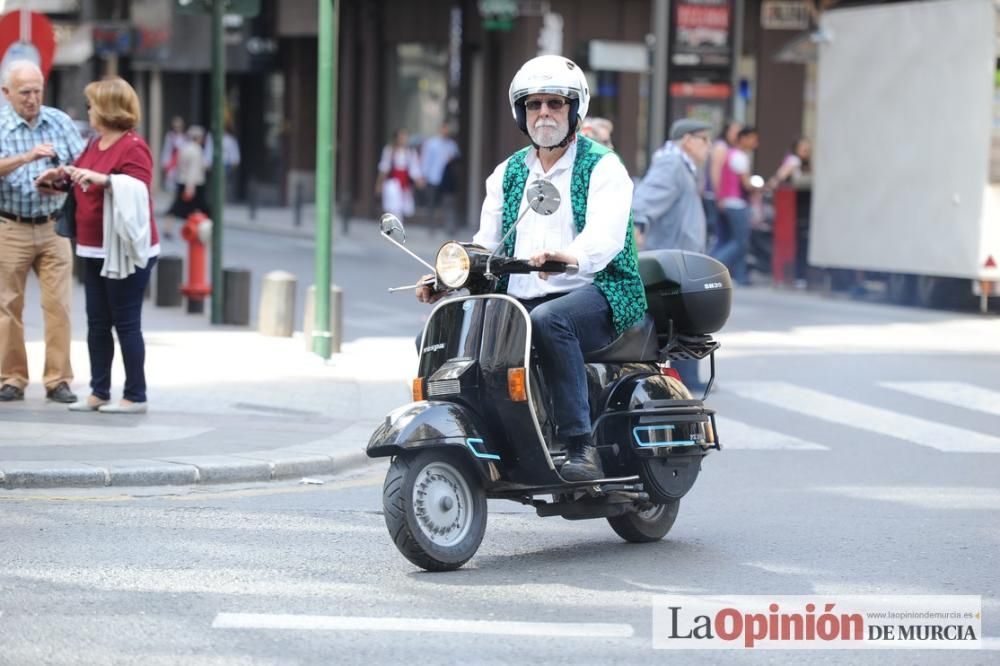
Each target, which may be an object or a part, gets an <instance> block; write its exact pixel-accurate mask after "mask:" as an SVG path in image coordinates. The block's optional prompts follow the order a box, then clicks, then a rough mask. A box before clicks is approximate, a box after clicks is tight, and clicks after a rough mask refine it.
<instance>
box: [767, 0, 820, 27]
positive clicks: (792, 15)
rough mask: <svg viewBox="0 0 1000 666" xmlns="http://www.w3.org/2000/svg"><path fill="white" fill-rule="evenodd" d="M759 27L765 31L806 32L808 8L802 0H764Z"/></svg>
mask: <svg viewBox="0 0 1000 666" xmlns="http://www.w3.org/2000/svg"><path fill="white" fill-rule="evenodd" d="M760 25H761V27H762V28H764V29H765V30H806V29H807V28H809V6H808V5H807V4H806V3H805V2H804V1H803V0H764V4H762V5H761V6H760Z"/></svg>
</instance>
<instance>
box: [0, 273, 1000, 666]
mask: <svg viewBox="0 0 1000 666" xmlns="http://www.w3.org/2000/svg"><path fill="white" fill-rule="evenodd" d="M365 279H367V278H365ZM408 316H419V315H418V314H416V313H414V315H408ZM998 328H1000V323H998V321H997V319H996V317H990V318H981V317H977V316H972V315H965V314H955V313H947V312H928V311H922V310H916V309H903V308H894V307H888V306H884V305H879V304H858V303H851V302H844V301H836V300H828V299H824V298H820V297H816V296H814V295H810V294H800V293H788V292H772V291H770V290H767V289H752V290H749V291H747V290H744V291H742V292H739V293H738V294H737V298H736V309H735V311H734V315H733V318H732V320H731V324H730V325H729V326H728V327H727V328H726V330H725V331H724V332H723V333H722V334H721V335H720V339H721V340H722V342H723V345H724V351H723V353H722V355H721V358H720V359H719V380H718V381H719V388H718V391H717V392H716V393H714V394H713V395H712V396H711V398H710V400H709V403H710V404H711V405H712V406H714V407H715V408H716V409H717V410H718V411H719V413H720V414H721V420H720V423H719V431H720V437H721V439H722V442H723V445H724V447H725V448H724V450H723V451H722V452H719V453H713V454H712V455H711V456H709V458H708V459H707V460H706V461H705V464H704V469H703V472H702V475H701V477H700V479H699V481H698V483H697V484H696V485H695V487H694V489H693V490H692V491H691V493H690V494H689V495H688V496H687V497H685V499H684V500H683V501H682V503H681V509H680V515H679V518H678V520H677V523H676V524H675V526H674V528H673V530H672V531H671V533H670V534H669V535H668V536H667V538H666V539H665V540H664V541H662V542H660V543H657V544H651V545H631V544H626V543H623V542H622V541H621V540H620V539H619V538H618V537H617V536H616V535H615V534H614V533H613V532H612V531H611V530H610V528H609V527H608V525H607V524H606V523H605V522H603V521H582V522H569V521H564V520H562V519H559V518H547V519H541V518H538V517H536V516H534V514H533V513H531V512H529V511H526V510H525V509H523V508H522V507H519V506H518V505H514V504H510V503H493V504H491V506H490V512H491V513H490V517H489V524H488V527H487V532H486V537H485V540H484V542H483V544H482V547H481V548H480V551H479V553H478V555H477V556H476V557H475V558H473V560H472V561H471V562H470V563H469V564H468V565H467V566H466V567H465V568H464V569H462V570H460V571H458V572H454V573H449V574H427V573H424V572H421V571H419V570H417V569H416V568H415V567H414V566H412V565H411V564H409V563H408V562H407V561H406V560H405V559H403V558H402V557H401V556H400V555H399V554H398V553H397V552H396V550H395V547H394V546H393V545H392V542H391V540H390V539H389V537H388V535H387V533H386V530H385V527H384V523H383V519H382V516H381V514H380V511H381V498H380V493H381V481H382V475H383V473H384V467H382V466H373V467H369V468H367V469H364V470H360V471H359V472H357V473H355V474H353V475H352V476H350V477H346V478H339V479H326V483H325V484H324V485H300V484H291V483H281V484H274V485H260V486H241V487H231V486H230V487H208V488H199V489H195V490H178V489H171V490H161V489H149V490H146V489H144V490H142V491H139V492H137V493H135V494H121V491H114V492H112V491H108V492H100V493H98V492H89V491H88V492H68V491H67V492H45V493H43V492H33V493H32V492H17V493H13V492H11V493H7V494H5V495H3V497H2V498H0V535H2V537H0V538H2V540H0V663H10V664H19V665H20V664H34V663H66V664H78V663H143V664H146V663H150V664H158V663H164V664H166V663H193V664H202V663H204V664H298V663H316V664H326V663H370V664H375V663H378V664H381V663H400V662H411V661H416V660H419V661H423V662H427V663H456V664H458V663H461V664H468V663H477V664H478V663H504V664H511V663H522V662H524V663H566V664H570V663H572V664H590V663H635V662H637V661H640V660H641V661H642V662H667V661H670V662H673V663H705V664H716V663H744V662H745V663H789V664H799V663H876V662H877V663H889V664H912V663H932V664H937V663H939V664H956V663H962V664H965V663H981V664H989V663H996V662H997V659H998V658H997V654H998V652H997V650H998V649H1000V642H998V641H997V639H996V637H1000V574H998V571H997V565H996V563H997V557H996V554H997V552H1000V520H998V519H1000V484H998V481H997V480H998V479H1000V336H998V335H996V332H997V330H998ZM658 594H671V595H696V594H697V595H707V594H711V595H736V594H759V595H842V594H870V595H877V596H885V595H956V594H962V595H981V596H982V604H983V634H984V635H985V636H986V637H992V638H990V640H988V641H986V643H985V645H986V647H987V648H989V649H988V650H987V651H981V652H974V653H973V652H964V651H920V652H913V651H909V650H889V651H872V652H858V651H854V652H851V651H839V650H833V651H808V652H798V651H780V652H774V651H771V652H767V653H764V654H761V653H760V652H757V651H736V652H729V651H710V652H693V651H692V652H684V653H681V654H677V653H674V652H667V651H654V650H653V649H652V632H653V626H652V615H651V605H652V599H653V596H654V595H658ZM511 623H514V624H511ZM462 632H468V633H462ZM678 660H679V662H678Z"/></svg>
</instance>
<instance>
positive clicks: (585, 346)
mask: <svg viewBox="0 0 1000 666" xmlns="http://www.w3.org/2000/svg"><path fill="white" fill-rule="evenodd" d="M523 303H524V305H525V307H526V308H528V310H529V311H530V312H531V328H532V339H533V341H534V343H535V347H536V348H537V349H538V352H539V357H540V359H541V364H542V372H543V373H544V375H545V380H546V382H547V383H548V386H549V390H550V391H551V393H552V407H553V411H554V416H555V422H556V425H557V426H558V431H559V436H560V438H561V439H568V438H569V437H574V436H579V435H588V436H589V435H590V433H591V423H590V401H589V397H588V391H587V371H586V368H585V367H584V361H583V355H584V354H586V353H587V352H591V351H594V350H595V349H600V348H601V347H604V346H606V345H609V344H611V341H612V340H614V338H615V329H614V326H613V325H612V324H611V306H610V305H608V301H607V299H606V298H604V294H602V293H601V292H600V291H599V290H598V289H597V287H595V286H594V285H592V284H591V285H587V286H586V287H581V288H579V289H574V290H573V291H570V292H567V293H565V294H562V295H560V296H558V297H555V298H549V299H544V298H539V299H533V300H526V301H523Z"/></svg>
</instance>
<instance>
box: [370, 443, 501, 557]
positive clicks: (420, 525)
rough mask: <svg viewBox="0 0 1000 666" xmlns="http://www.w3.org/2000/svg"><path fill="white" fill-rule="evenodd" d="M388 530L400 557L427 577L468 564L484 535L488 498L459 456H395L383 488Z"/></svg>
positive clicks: (431, 452)
mask: <svg viewBox="0 0 1000 666" xmlns="http://www.w3.org/2000/svg"><path fill="white" fill-rule="evenodd" d="M382 508H383V509H384V514H385V526H386V527H387V528H388V529H389V535H390V536H391V537H392V540H393V542H394V543H395V544H396V548H398V549H399V552H400V553H402V554H403V556H404V557H405V558H406V559H408V560H409V561H410V562H413V563H414V564H416V565H417V566H418V567H421V568H423V569H426V570H428V571H451V570H454V569H458V568H459V567H461V566H462V565H463V564H465V563H466V562H468V561H469V559H471V558H472V556H473V555H475V554H476V551H477V550H478V549H479V544H480V543H482V540H483V534H484V533H485V532H486V493H485V492H484V490H483V487H482V484H481V483H480V482H479V477H478V476H477V475H476V473H475V471H474V470H472V469H471V468H470V466H469V463H468V461H467V460H466V459H465V457H464V456H463V455H462V454H460V453H459V452H456V451H452V450H449V449H439V448H435V449H425V450H423V451H420V452H418V453H415V454H414V453H404V454H401V455H398V456H396V457H395V458H393V460H392V464H391V465H390V466H389V471H388V473H386V476H385V484H384V485H383V486H382Z"/></svg>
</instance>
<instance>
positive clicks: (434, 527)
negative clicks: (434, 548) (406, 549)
mask: <svg viewBox="0 0 1000 666" xmlns="http://www.w3.org/2000/svg"><path fill="white" fill-rule="evenodd" d="M471 506H472V492H471V491H470V490H469V486H468V484H467V483H466V481H465V478H464V477H463V476H462V474H461V472H459V471H458V470H456V469H455V468H454V467H452V466H451V465H448V464H446V463H432V464H430V465H428V466H427V467H425V468H424V469H423V470H422V471H421V473H420V475H419V477H418V479H417V482H416V484H414V487H413V513H414V515H415V516H416V518H417V524H418V525H419V526H420V530H421V531H422V532H423V533H424V535H426V536H427V538H428V539H430V540H431V541H432V542H434V543H435V544H437V545H439V546H450V545H453V544H455V543H457V542H459V541H461V540H462V538H463V537H464V536H465V535H466V533H468V531H469V527H470V524H471V522H472V516H471V513H470V511H471Z"/></svg>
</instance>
